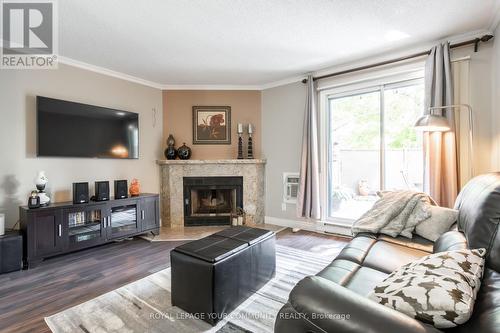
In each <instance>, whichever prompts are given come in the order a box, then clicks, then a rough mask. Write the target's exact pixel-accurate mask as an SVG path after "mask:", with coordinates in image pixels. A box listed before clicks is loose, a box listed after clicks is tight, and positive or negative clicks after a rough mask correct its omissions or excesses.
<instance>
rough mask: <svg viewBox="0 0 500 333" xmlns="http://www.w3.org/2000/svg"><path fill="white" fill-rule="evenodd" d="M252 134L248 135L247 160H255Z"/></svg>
mask: <svg viewBox="0 0 500 333" xmlns="http://www.w3.org/2000/svg"><path fill="white" fill-rule="evenodd" d="M252 141H253V140H252V134H251V133H249V134H248V154H247V158H248V159H253V142H252Z"/></svg>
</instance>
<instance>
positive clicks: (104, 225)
mask: <svg viewBox="0 0 500 333" xmlns="http://www.w3.org/2000/svg"><path fill="white" fill-rule="evenodd" d="M102 225H103V229H106V216H105V217H103V218H102Z"/></svg>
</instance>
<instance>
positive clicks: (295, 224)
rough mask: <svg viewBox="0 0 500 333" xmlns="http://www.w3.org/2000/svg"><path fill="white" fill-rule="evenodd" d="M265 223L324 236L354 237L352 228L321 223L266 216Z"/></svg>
mask: <svg viewBox="0 0 500 333" xmlns="http://www.w3.org/2000/svg"><path fill="white" fill-rule="evenodd" d="M265 223H267V224H274V225H279V226H281V227H289V228H292V229H293V228H296V229H302V230H307V231H314V232H317V233H322V234H325V233H328V234H337V235H342V236H349V237H351V236H352V234H351V227H350V226H347V225H346V226H343V225H339V224H331V223H324V222H321V221H300V220H291V219H282V218H279V217H272V216H266V217H265Z"/></svg>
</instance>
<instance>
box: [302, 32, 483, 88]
mask: <svg viewBox="0 0 500 333" xmlns="http://www.w3.org/2000/svg"><path fill="white" fill-rule="evenodd" d="M492 38H493V35H484V36H482V37H478V38H474V39H470V40H467V41H465V42H461V43H456V44H452V45H450V49H454V48H457V47H462V46H466V45H471V44H474V52H477V50H478V48H479V43H480V42H487V41H489V40H490V39H492ZM430 53H431V51H430V50H428V51H423V52H419V53H415V54H410V55H407V56H404V57H399V58H395V59H390V60H385V61H381V62H377V63H374V64H370V65H365V66H360V67H355V68H350V69H346V70H343V71H340V72H335V73H331V74H325V75H321V76H316V77H313V81H316V80H321V79H326V78H329V77H333V76H338V75H343V74H348V73H353V72H358V71H362V70H365V69H369V68H373V67H380V66H384V65H389V64H393V63H396V62H401V61H405V60H409V59H413V58H419V57H423V56H425V55H429V54H430ZM302 83H307V79H303V80H302Z"/></svg>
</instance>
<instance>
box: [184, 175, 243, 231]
mask: <svg viewBox="0 0 500 333" xmlns="http://www.w3.org/2000/svg"><path fill="white" fill-rule="evenodd" d="M183 185H184V225H185V226H201V225H203V226H210V225H230V224H231V215H234V214H235V213H236V209H237V208H238V207H239V208H243V177H184V178H183Z"/></svg>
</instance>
